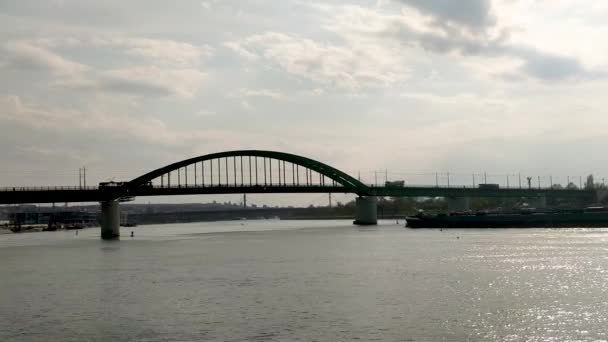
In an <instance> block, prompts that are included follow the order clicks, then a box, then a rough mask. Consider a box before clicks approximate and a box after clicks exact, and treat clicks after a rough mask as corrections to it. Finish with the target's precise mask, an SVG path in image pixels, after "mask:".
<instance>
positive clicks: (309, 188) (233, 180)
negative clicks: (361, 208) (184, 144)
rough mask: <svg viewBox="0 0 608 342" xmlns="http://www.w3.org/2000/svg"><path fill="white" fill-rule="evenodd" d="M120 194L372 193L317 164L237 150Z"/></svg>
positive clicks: (178, 167) (177, 166)
mask: <svg viewBox="0 0 608 342" xmlns="http://www.w3.org/2000/svg"><path fill="white" fill-rule="evenodd" d="M122 188H123V193H124V196H154V195H177V194H212V193H328V192H341V193H355V194H357V195H359V196H368V195H371V194H372V190H371V189H370V187H368V186H367V185H365V184H363V183H362V182H360V181H359V180H357V179H355V178H353V177H351V176H349V175H348V174H346V173H344V172H342V171H340V170H338V169H336V168H334V167H331V166H329V165H327V164H324V163H322V162H319V161H316V160H313V159H309V158H306V157H302V156H299V155H295V154H290V153H284V152H275V151H263V150H236V151H227V152H219V153H212V154H207V155H203V156H199V157H195V158H190V159H186V160H182V161H179V162H176V163H173V164H170V165H167V166H164V167H161V168H159V169H156V170H154V171H151V172H148V173H146V174H144V175H142V176H139V177H137V178H135V179H133V180H131V181H130V182H128V183H126V184H124V185H123V186H122Z"/></svg>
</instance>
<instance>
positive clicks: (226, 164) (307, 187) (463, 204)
mask: <svg viewBox="0 0 608 342" xmlns="http://www.w3.org/2000/svg"><path fill="white" fill-rule="evenodd" d="M244 193H258V194H263V193H352V194H356V195H358V198H357V199H356V217H355V223H357V224H375V223H376V222H377V219H376V217H377V214H376V198H377V197H379V196H392V197H447V198H448V203H449V205H450V209H452V210H458V211H462V210H467V209H468V207H469V199H470V198H471V197H525V198H528V199H531V200H533V201H534V202H535V203H534V204H535V206H536V207H544V206H546V200H547V198H550V197H570V198H579V199H582V200H585V201H587V203H592V202H594V201H595V200H596V196H597V195H596V192H595V191H593V190H574V189H552V188H539V189H532V188H528V189H525V188H501V189H498V188H495V189H493V188H475V187H456V186H452V187H448V186H442V187H440V186H374V185H368V184H364V183H363V182H361V181H360V180H358V179H356V178H354V177H352V176H350V175H348V174H346V173H345V172H342V171H340V170H338V169H336V168H334V167H331V166H329V165H327V164H324V163H322V162H319V161H316V160H313V159H309V158H306V157H303V156H298V155H295V154H289V153H283V152H275V151H261V150H239V151H227V152H220V153H213V154H208V155H203V156H199V157H195V158H190V159H186V160H182V161H180V162H177V163H173V164H171V165H167V166H164V167H161V168H159V169H156V170H154V171H151V172H148V173H146V174H144V175H141V176H139V177H137V178H135V179H133V180H131V181H128V182H106V183H100V184H99V186H95V187H9V188H0V204H17V203H63V202H101V207H102V215H101V226H102V238H115V237H118V232H119V218H120V211H119V202H121V201H125V200H129V199H132V198H134V197H138V196H172V195H204V194H244Z"/></svg>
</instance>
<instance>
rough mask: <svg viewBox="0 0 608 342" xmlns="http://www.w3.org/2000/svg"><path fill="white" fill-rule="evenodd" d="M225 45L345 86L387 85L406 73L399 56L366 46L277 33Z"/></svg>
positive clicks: (299, 73)
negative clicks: (346, 44)
mask: <svg viewBox="0 0 608 342" xmlns="http://www.w3.org/2000/svg"><path fill="white" fill-rule="evenodd" d="M228 46H230V47H231V48H233V49H234V50H236V51H238V52H240V53H241V54H244V55H245V56H247V57H248V58H249V59H251V58H252V57H255V58H256V59H258V58H261V59H265V60H268V61H270V62H272V63H274V64H276V65H277V66H279V67H280V68H282V69H283V70H285V71H287V72H288V73H291V74H293V75H296V76H298V77H301V78H305V79H310V80H313V81H315V82H319V83H323V84H327V85H334V86H338V87H341V88H346V89H357V88H362V87H367V86H389V85H391V84H394V83H398V82H400V81H402V80H404V79H405V78H406V77H407V75H408V72H407V68H406V67H405V66H404V65H403V64H402V63H401V60H400V59H399V58H397V57H396V56H394V55H389V54H385V53H384V51H379V50H369V49H367V48H366V47H365V46H338V45H333V44H329V43H320V42H317V41H314V40H312V39H307V38H300V37H295V36H291V35H287V34H284V33H278V32H266V33H264V34H258V35H253V36H250V37H248V38H246V39H243V40H240V41H234V42H230V44H229V45H228Z"/></svg>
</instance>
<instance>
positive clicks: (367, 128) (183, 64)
mask: <svg viewBox="0 0 608 342" xmlns="http://www.w3.org/2000/svg"><path fill="white" fill-rule="evenodd" d="M607 16H608V2H605V1H585V2H582V1H580V0H459V1H451V0H375V1H371V0H370V1H366V0H350V1H346V0H341V1H337V0H336V1H334V0H325V1H321V2H315V1H299V0H298V1H296V0H282V1H262V0H250V1H242V0H207V1H189V0H182V1H156V0H146V1H143V0H134V1H116V0H107V1H92V0H49V1H37V0H20V1H8V0H0V146H1V148H0V160H1V162H0V186H21V185H77V184H78V169H79V168H80V167H83V166H85V167H86V168H87V182H88V183H89V184H95V183H97V182H100V181H107V180H112V179H114V180H129V179H132V178H134V177H136V176H138V175H141V174H143V173H145V172H148V171H150V170H153V169H156V168H159V167H161V166H164V165H167V164H169V163H172V162H175V161H179V160H182V159H186V158H190V157H194V156H197V155H204V154H208V153H213V152H220V151H226V150H235V149H264V150H276V151H283V152H289V153H295V154H299V155H304V156H307V157H309V158H312V159H316V160H319V161H322V162H325V163H327V164H330V165H332V166H334V167H336V168H338V169H341V170H343V171H345V172H348V173H350V174H351V175H353V176H355V175H357V174H359V173H360V174H361V175H362V177H363V178H364V179H365V180H370V179H372V178H373V174H374V171H378V172H385V173H386V172H387V171H386V170H388V173H389V178H391V179H405V180H406V182H408V181H410V182H418V183H429V182H431V181H432V180H431V178H429V177H431V176H430V175H432V174H434V173H435V172H440V173H444V174H447V172H450V173H451V174H452V175H453V176H452V177H456V178H458V177H461V179H462V182H467V181H468V180H469V179H470V178H471V176H470V175H472V174H473V173H476V174H477V175H481V174H482V173H483V172H486V173H487V174H490V175H491V177H495V178H496V179H495V180H493V181H494V182H501V183H505V182H506V180H505V179H506V177H505V176H506V175H511V176H513V177H514V175H517V174H520V173H522V174H525V175H534V176H542V177H543V179H544V180H547V179H549V175H551V176H552V177H553V179H554V182H562V183H565V179H566V177H567V176H570V177H579V176H585V175H587V174H589V173H593V174H595V176H596V180H598V179H601V178H603V176H604V175H605V176H606V177H607V178H608V172H607V171H608V159H606V158H603V157H602V155H603V152H604V151H606V150H608V139H606V138H605V132H608V116H606V115H605V108H606V106H605V96H606V95H605V93H606V90H607V89H608V39H606V37H607V36H608V22H607V21H606V20H605V18H606V17H607ZM514 179H515V178H513V179H511V182H514ZM453 182H457V181H456V180H454V181H453Z"/></svg>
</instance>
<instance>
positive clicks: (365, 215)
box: [353, 196, 378, 226]
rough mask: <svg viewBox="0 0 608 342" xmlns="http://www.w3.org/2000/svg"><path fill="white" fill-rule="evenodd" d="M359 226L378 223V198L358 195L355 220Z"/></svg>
mask: <svg viewBox="0 0 608 342" xmlns="http://www.w3.org/2000/svg"><path fill="white" fill-rule="evenodd" d="M353 223H354V224H356V225H359V226H366V225H376V224H378V198H377V197H375V196H370V197H357V199H356V201H355V221H354V222H353Z"/></svg>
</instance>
